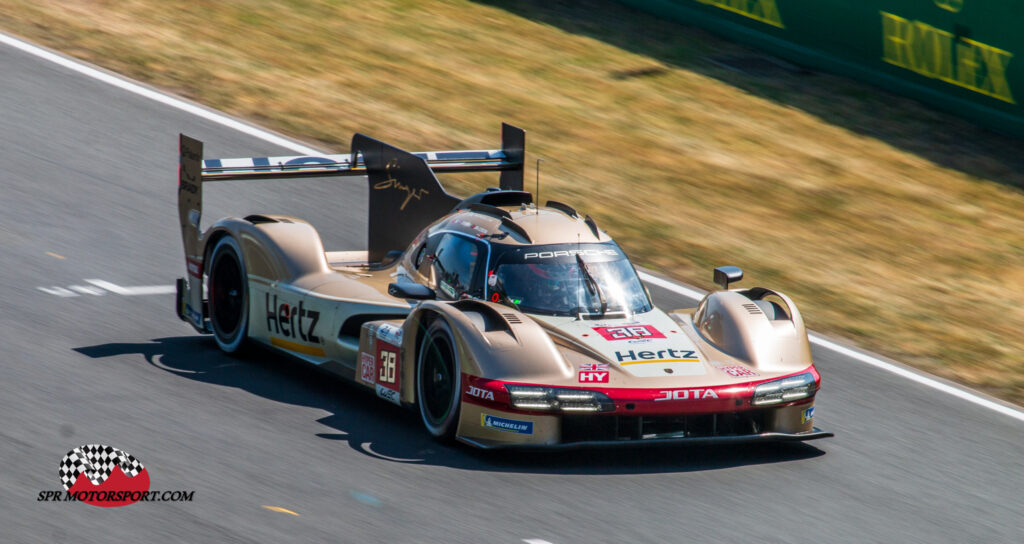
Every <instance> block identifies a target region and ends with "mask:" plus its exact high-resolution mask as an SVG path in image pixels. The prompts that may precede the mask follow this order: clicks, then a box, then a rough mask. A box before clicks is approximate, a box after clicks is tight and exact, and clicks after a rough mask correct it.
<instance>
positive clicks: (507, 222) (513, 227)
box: [501, 217, 533, 244]
mask: <svg viewBox="0 0 1024 544" xmlns="http://www.w3.org/2000/svg"><path fill="white" fill-rule="evenodd" d="M501 224H502V226H504V227H505V228H506V229H508V230H510V231H512V232H514V233H516V234H518V235H519V236H522V237H523V238H525V239H526V243H528V244H529V243H532V242H533V240H532V239H531V238H530V233H528V232H526V229H524V228H523V227H521V226H519V225H517V224H516V223H515V221H512V220H511V219H506V218H504V217H502V218H501Z"/></svg>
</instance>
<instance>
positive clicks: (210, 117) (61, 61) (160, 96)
mask: <svg viewBox="0 0 1024 544" xmlns="http://www.w3.org/2000/svg"><path fill="white" fill-rule="evenodd" d="M0 43H4V44H7V45H9V46H11V47H13V48H15V49H18V50H21V51H24V52H26V53H28V54H30V55H35V56H37V57H39V58H41V59H43V60H46V61H49V62H52V63H54V64H57V65H60V66H63V67H64V68H67V69H69V70H73V71H75V72H78V73H80V74H82V75H84V76H87V77H91V78H93V79H95V80H97V81H102V82H103V83H107V84H109V85H113V86H114V87H117V88H119V89H124V90H126V91H128V92H130V93H134V94H137V95H139V96H142V97H145V98H148V99H150V100H153V101H156V102H159V103H161V104H164V105H166V106H170V107H172V108H176V109H179V110H181V111H184V112H186V113H191V114H192V115H195V116H197V117H201V118H203V119H206V120H207V121H212V122H214V123H217V124H219V125H224V126H226V127H228V128H230V129H234V130H237V131H239V132H243V133H245V134H248V135H250V136H253V137H255V138H259V139H261V140H264V141H267V142H270V143H272V144H274V145H278V146H281V147H284V148H286V149H291V150H292V151H294V152H296V153H302V154H304V155H322V153H319V152H317V151H316V150H314V149H312V148H309V147H306V146H304V145H302V144H300V143H297V142H293V141H291V140H288V139H286V138H283V137H281V136H278V135H277V134H273V133H271V132H268V131H266V130H262V129H259V128H256V127H253V126H251V125H247V124H245V123H243V122H241V121H238V120H237V119H232V118H230V117H227V116H226V115H223V114H220V113H217V112H213V111H210V110H208V109H206V108H203V107H200V106H197V105H196V104H192V103H189V102H186V101H184V100H182V99H180V98H175V97H173V96H169V95H166V94H164V93H162V92H160V91H155V90H153V89H150V88H148V87H143V86H142V85H139V84H138V83H134V82H132V81H128V80H127V79H124V78H123V77H120V76H116V75H113V74H111V73H109V72H104V71H102V70H97V69H96V68H93V67H91V66H86V65H85V64H82V63H81V62H79V61H77V60H74V59H71V58H68V57H65V56H63V55H58V54H56V53H54V52H51V51H47V50H46V49H43V48H42V47H39V46H37V45H33V44H30V43H27V42H23V41H21V40H19V39H17V38H14V37H12V36H9V35H7V34H4V33H2V32H0Z"/></svg>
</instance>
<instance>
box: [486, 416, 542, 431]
mask: <svg viewBox="0 0 1024 544" xmlns="http://www.w3.org/2000/svg"><path fill="white" fill-rule="evenodd" d="M480 424H481V425H483V426H484V427H487V428H488V429H497V430H499V431H505V432H506V433H516V434H533V422H532V421H519V420H518V419H505V418H503V417H494V416H492V415H488V414H480Z"/></svg>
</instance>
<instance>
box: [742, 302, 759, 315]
mask: <svg viewBox="0 0 1024 544" xmlns="http://www.w3.org/2000/svg"><path fill="white" fill-rule="evenodd" d="M743 307H744V308H746V310H747V312H748V313H749V314H750V315H763V314H764V312H762V311H761V308H758V307H757V304H754V303H752V302H751V303H747V304H744V305H743Z"/></svg>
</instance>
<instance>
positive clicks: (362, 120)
mask: <svg viewBox="0 0 1024 544" xmlns="http://www.w3.org/2000/svg"><path fill="white" fill-rule="evenodd" d="M0 15H3V19H2V22H0V26H2V27H3V28H4V29H5V30H7V31H10V32H12V33H15V34H18V35H21V36H25V37H27V38H30V39H32V40H35V41H37V42H39V43H42V44H46V45H49V46H51V47H54V48H56V49H59V50H61V51H63V52H66V53H68V54H71V55H74V56H76V57H79V58H83V59H86V60H88V61H91V62H94V63H96V64H99V65H101V66H104V67H106V68H109V69H112V70H115V71H118V72H121V73H125V74H127V75H129V76H132V77H135V78H138V79H141V80H143V81H146V82H149V83H151V84H153V85H156V86H158V87H162V88H165V89H168V90H170V91H172V92H175V93H179V94H181V95H184V96H187V97H190V98H192V99H194V100H197V101H199V102H202V103H205V104H209V105H211V106H213V107H216V108H219V109H222V110H225V111H228V112H230V113H232V114H235V115H238V116H241V117H244V118H247V119H251V120H253V121H255V122H257V123H261V124H264V125H267V126H271V127H274V128H276V129H278V130H280V131H282V132H285V133H288V134H291V135H293V136H296V137H299V138H302V139H304V140H307V141H315V142H318V144H319V145H320V146H321V147H327V148H332V149H335V150H344V149H345V148H346V146H347V142H348V140H349V138H350V137H351V134H352V133H353V132H355V131H362V132H366V133H368V134H372V135H374V136H376V137H379V138H382V139H384V140H388V141H392V142H394V143H396V144H398V145H403V146H408V147H415V148H422V147H436V148H444V147H448V146H453V147H458V148H465V147H489V146H491V145H493V144H494V142H495V136H496V134H497V127H498V124H499V122H500V121H503V120H506V121H509V122H512V123H514V124H518V125H519V126H522V127H524V128H526V129H527V130H528V131H529V140H530V141H529V146H528V147H529V149H530V150H531V152H532V156H531V159H532V158H533V157H536V156H542V157H544V158H545V161H546V162H545V167H544V173H545V174H544V188H543V189H542V190H543V192H544V195H543V196H545V197H552V198H556V199H559V200H565V201H569V202H573V203H575V204H577V205H578V206H577V207H579V208H582V209H584V210H586V211H587V212H589V213H590V214H592V215H594V216H595V217H596V218H597V219H598V222H599V224H601V225H602V226H603V227H604V228H606V230H608V231H610V232H611V233H612V234H613V235H615V236H616V237H617V238H619V240H620V241H621V242H622V243H623V245H624V247H626V248H627V249H628V250H629V251H630V252H631V254H632V255H633V257H634V259H635V260H636V261H638V262H639V263H642V264H644V265H646V266H649V267H652V268H655V269H660V270H663V271H668V272H669V273H670V274H671V275H673V276H676V277H678V278H681V279H683V280H685V281H687V282H690V283H696V284H697V285H701V286H703V287H710V281H709V280H710V276H711V272H710V271H711V268H712V266H715V265H721V264H735V265H739V266H741V267H743V268H744V269H745V270H746V272H747V276H748V278H750V279H749V280H748V281H747V282H746V284H748V285H753V284H762V285H771V286H775V287H778V288H780V289H782V290H784V291H786V292H787V293H789V294H790V295H792V296H794V298H795V299H796V300H797V301H798V303H799V304H800V305H801V307H802V309H803V311H804V314H805V317H806V319H807V321H808V322H809V324H810V325H811V326H812V327H813V328H814V329H816V330H819V331H825V332H829V333H833V334H836V335H839V336H843V337H846V338H849V339H852V340H854V341H856V342H857V343H858V344H860V345H862V346H864V347H866V348H869V349H872V350H874V351H877V352H880V353H883V354H886V355H889V356H892V357H894V358H897V359H899V360H902V361H906V362H908V363H910V364H912V365H915V366H917V367H920V368H922V369H924V370H927V371H929V372H934V373H936V374H939V375H942V376H945V377H949V378H952V379H955V380H958V381H961V382H964V383H967V384H970V385H973V386H976V387H979V388H981V389H984V390H986V391H989V392H991V393H993V394H996V395H999V396H1001V397H1003V398H1006V399H1009V400H1013V401H1016V402H1024V373H1022V372H1020V369H1021V354H1022V353H1024V338H1022V335H1021V331H1022V329H1024V289H1022V287H1024V235H1022V233H1024V194H1022V191H1021V187H1024V159H1022V156H1024V153H1022V152H1021V144H1020V143H1019V142H1013V141H1009V140H1007V139H1004V138H1001V137H999V136H996V135H993V134H991V133H988V132H985V131H983V130H980V129H978V128H975V127H973V126H971V125H969V124H967V123H965V122H963V121H960V120H956V119H955V118H951V117H948V116H945V115H941V114H937V113H934V112H932V111H930V110H927V109H924V108H922V107H920V106H918V105H916V104H915V103H913V102H911V101H909V100H905V99H901V98H897V97H893V96H890V95H885V94H884V93H881V92H880V91H878V90H876V89H873V88H870V87H865V86H861V85H859V84H857V83H854V82H851V81H849V80H845V79H842V78H836V77H832V76H825V75H807V74H799V73H790V72H787V71H779V72H778V73H774V74H770V75H758V76H754V75H747V74H742V73H736V72H732V71H730V70H727V69H725V68H722V67H720V66H718V65H716V64H714V63H712V62H709V61H708V59H707V57H708V56H720V55H751V54H752V53H751V52H750V51H749V50H747V49H744V48H742V47H739V46H736V45H733V44H730V43H728V42H724V41H722V40H719V39H717V38H714V37H712V36H710V35H707V34H705V33H702V32H700V31H696V30H694V29H690V28H687V27H681V26H676V25H671V24H667V23H662V22H659V21H657V20H656V19H654V18H651V17H649V16H646V15H642V14H639V13H636V12H632V11H630V10H628V9H625V8H621V7H618V6H616V5H614V4H606V3H599V2H592V1H586V2H564V3H563V2H559V1H548V2H533V1H530V2H527V1H518V2H515V1H510V2H492V3H483V2H477V3H474V2H467V1H461V0H451V1H440V0H423V1H419V2H413V1H401V0H365V1H363V2H360V3H358V4H355V3H353V4H349V3H342V2H337V1H328V0H323V1H298V0H293V1H277V2H271V1H261V0H247V1H236V2H215V1H211V0H205V1H195V0H193V1H188V2H186V1H174V0H160V1H158V0H124V1H110V0H107V1H99V0H94V1H85V0H60V1H55V0H33V1H27V0H4V2H3V4H2V5H0ZM9 77H10V76H9ZM253 152H254V153H258V152H259V150H258V149H254V150H253ZM451 183H452V184H453V185H454V192H456V193H457V192H458V191H459V190H461V191H462V192H463V193H465V192H467V191H469V190H470V188H469V187H468V186H466V182H465V181H457V180H451Z"/></svg>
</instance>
